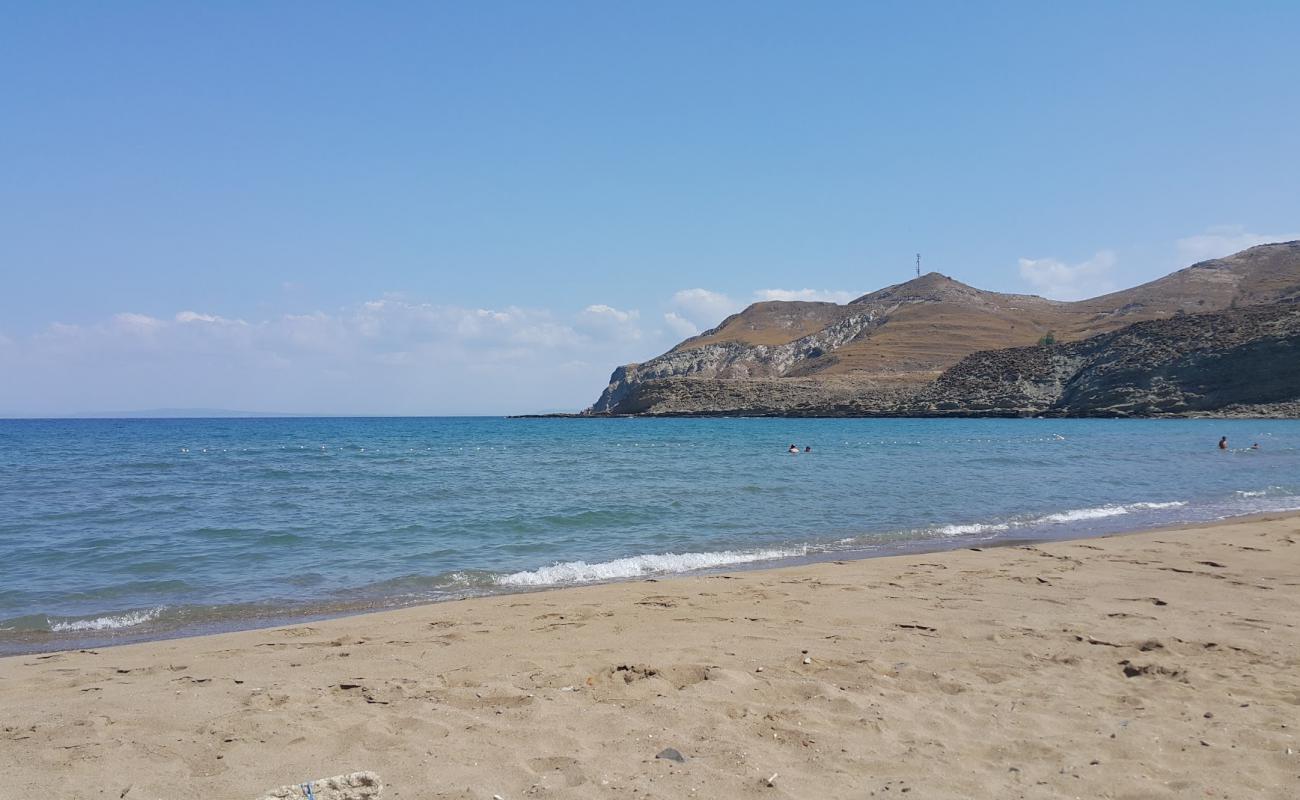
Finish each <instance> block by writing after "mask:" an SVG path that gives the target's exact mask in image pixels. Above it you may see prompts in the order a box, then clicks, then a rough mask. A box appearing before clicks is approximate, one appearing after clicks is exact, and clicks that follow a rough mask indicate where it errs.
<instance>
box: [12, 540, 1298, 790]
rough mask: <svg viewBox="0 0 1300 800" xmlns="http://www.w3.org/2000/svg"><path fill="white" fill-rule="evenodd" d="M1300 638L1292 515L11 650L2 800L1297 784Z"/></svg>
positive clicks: (1216, 787) (1272, 787) (1277, 786)
mask: <svg viewBox="0 0 1300 800" xmlns="http://www.w3.org/2000/svg"><path fill="white" fill-rule="evenodd" d="M1297 624H1300V517H1272V518H1256V519H1252V520H1248V521H1240V522H1233V523H1228V524H1220V525H1215V526H1207V527H1202V528H1184V529H1167V530H1161V531H1153V532H1147V533H1141V534H1135V535H1128V536H1117V537H1111V538H1105V539H1091V540H1085V541H1075V542H1061V543H1053V544H1042V545H1036V546H1027V547H1006V548H995V549H989V550H984V551H959V552H950V553H941V554H931V555H921V556H905V557H894V558H881V559H873V560H868V561H855V562H848V563H828V564H817V565H811V566H800V567H793V568H786V569H774V570H767V571H756V572H739V573H734V574H727V575H709V576H699V577H689V578H679V579H671V580H662V581H638V582H633V583H621V584H614V585H606V586H593V587H584V588H574V589H565V590H559V591H550V592H541V593H535V594H527V595H511V596H503V597H494V598H484V599H476V600H466V601H461V602H454V603H441V604H436V605H429V606H422V607H418V608H411V609H405V610H401V611H395V612H386V613H380V614H371V615H366V616H356V617H350V618H346V619H339V620H333V621H328V622H321V623H313V624H311V625H300V626H295V627H287V628H277V629H271V630H259V631H249V632H243V633H236V634H223V635H216V636H206V637H197V638H190V639H182V640H174V641H165V642H152V643H148V644H141V645H130V646H123V647H116V648H105V649H101V650H99V651H97V652H69V653H59V654H51V655H43V656H16V657H12V658H7V659H0V798H3V800H27V799H28V798H104V797H108V798H115V799H117V800H121V799H122V798H125V799H126V800H139V799H140V798H147V799H149V800H153V799H154V798H176V797H182V796H185V797H201V798H205V799H209V800H223V799H224V798H231V799H232V800H248V798H253V797H257V796H259V795H261V794H262V793H263V792H264V791H266V790H268V789H270V788H273V787H276V786H280V785H282V784H286V783H295V782H298V781H301V780H306V779H310V778H317V777H322V776H326V775H335V774H338V773H343V772H350V771H354V770H372V771H374V772H377V773H379V775H380V776H382V777H383V779H384V781H385V783H386V784H387V788H386V790H385V792H384V795H383V796H384V797H385V798H408V799H410V800H416V799H417V798H419V799H422V800H423V799H427V798H449V797H455V798H482V799H483V800H489V798H492V797H493V796H494V795H498V796H500V797H502V798H505V799H506V800H512V799H513V798H525V797H620V798H623V797H636V798H645V797H658V798H685V797H709V798H732V797H736V798H748V797H755V798H796V797H797V798H814V797H815V798H831V797H853V798H859V797H870V796H876V797H894V798H902V797H905V796H906V797H915V798H947V797H978V798H983V797H990V798H993V797H996V798H1015V797H1027V798H1037V797H1086V798H1094V797H1113V798H1164V797H1169V798H1174V797H1177V798H1185V797H1197V798H1202V797H1215V798H1223V797H1235V798H1295V797H1298V796H1300V740H1298V739H1297V735H1296V734H1297V732H1300V730H1298V729H1300V631H1298V630H1297ZM670 747H671V748H675V749H676V750H678V751H680V753H681V754H682V755H683V756H684V758H685V762H684V763H676V762H674V761H671V760H667V759H664V758H656V754H657V753H659V752H660V751H662V750H664V749H665V748H670ZM773 775H775V776H776V777H775V778H774V779H773V780H772V782H771V785H769V784H768V781H767V779H768V778H769V777H771V776H773Z"/></svg>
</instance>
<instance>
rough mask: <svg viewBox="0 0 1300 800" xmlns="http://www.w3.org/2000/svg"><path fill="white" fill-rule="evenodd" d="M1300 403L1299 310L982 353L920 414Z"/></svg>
mask: <svg viewBox="0 0 1300 800" xmlns="http://www.w3.org/2000/svg"><path fill="white" fill-rule="evenodd" d="M1296 403H1300V305H1297V304H1291V303H1287V304H1278V305H1272V306H1262V307H1258V308H1249V309H1241V310H1237V311H1230V312H1224V313H1220V314H1189V315H1180V316H1176V317H1173V318H1171V319H1167V320H1158V321H1151V322H1139V323H1135V324H1133V325H1130V326H1129V327H1126V328H1123V329H1121V330H1119V331H1116V332H1114V333H1108V334H1102V335H1099V336H1095V337H1092V338H1090V339H1086V340H1084V341H1082V342H1072V343H1068V344H1059V345H1054V346H1050V347H1022V348H1012V349H1007V350H997V351H991V352H981V353H975V354H973V355H971V356H968V357H967V358H965V359H963V360H962V361H961V363H959V364H957V365H956V366H955V367H953V368H952V369H950V370H948V371H947V372H945V373H944V374H943V375H942V376H940V378H939V379H938V380H936V381H935V382H934V383H933V384H931V385H930V386H927V387H925V388H924V389H922V390H921V391H919V392H917V394H916V395H915V396H913V397H912V398H911V399H909V400H908V401H907V403H906V405H907V406H908V407H909V408H910V410H911V412H912V413H913V414H916V415H922V416H929V415H947V414H954V415H964V416H966V415H990V416H1088V417H1128V416H1159V415H1180V416H1187V415H1196V414H1206V413H1212V412H1219V411H1223V410H1230V411H1235V412H1242V413H1247V412H1248V411H1249V408H1250V407H1252V406H1260V407H1262V406H1275V408H1274V409H1273V410H1271V411H1270V410H1266V409H1261V411H1263V412H1264V413H1268V414H1269V415H1275V414H1277V413H1282V414H1286V413H1287V410H1288V409H1290V408H1292V407H1294V404H1296Z"/></svg>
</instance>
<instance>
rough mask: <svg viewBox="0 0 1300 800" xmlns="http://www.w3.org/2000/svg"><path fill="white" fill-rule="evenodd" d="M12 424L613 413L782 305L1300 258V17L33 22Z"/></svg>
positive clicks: (1, 77) (762, 7)
mask: <svg viewBox="0 0 1300 800" xmlns="http://www.w3.org/2000/svg"><path fill="white" fill-rule="evenodd" d="M3 16H4V20H5V22H4V25H3V26H0V97H2V98H3V108H2V109H0V273H2V278H3V280H2V282H0V288H2V289H3V290H2V291H0V412H8V413H43V414H61V413H70V412H77V411H84V410H127V409H139V408H157V407H176V406H201V407H227V408H240V409H253V410H266V411H309V412H327V413H400V414H411V413H433V414H453V413H510V412H519V411H531V410H539V409H567V408H578V407H580V406H583V405H585V404H587V403H589V402H590V401H591V400H593V399H594V398H595V397H596V395H597V394H598V393H599V391H600V389H601V388H603V385H604V382H605V380H606V378H607V377H608V373H609V371H610V369H611V368H612V367H613V366H615V365H616V364H619V363H624V362H627V361H632V360H641V359H645V358H647V357H651V356H653V355H656V354H657V353H659V352H662V351H663V350H664V349H666V348H667V347H668V346H670V345H671V344H672V343H674V342H675V341H677V340H678V339H680V338H681V337H682V336H683V335H685V334H688V333H690V332H692V331H694V330H697V329H700V328H704V327H708V326H711V325H713V324H715V323H717V322H718V321H719V320H720V319H721V316H722V315H723V314H725V313H728V312H730V311H733V310H736V309H737V308H740V307H743V306H744V305H745V304H746V303H748V302H752V301H753V300H755V299H762V298H766V297H815V298H829V299H844V298H847V297H851V296H854V295H856V294H859V293H862V292H866V291H869V290H872V289H876V288H879V287H881V286H883V285H887V284H889V283H895V282H898V281H900V280H904V279H906V278H907V277H909V273H910V270H911V268H912V262H913V258H914V256H913V254H914V253H915V252H917V251H918V250H919V251H920V252H922V254H923V259H924V266H925V268H926V269H927V270H930V269H933V270H937V271H940V272H943V273H945V274H948V275H952V276H953V277H956V278H958V279H959V280H962V281H965V282H967V283H971V284H974V285H977V286H980V287H982V288H988V289H996V290H1003V291H1029V292H1037V293H1042V294H1046V295H1048V296H1053V297H1059V298H1063V299H1069V298H1074V297H1081V296H1086V295H1089V294H1095V293H1099V292H1102V291H1106V290H1109V289H1112V288H1118V287H1123V286H1126V285H1131V284H1134V283H1138V282H1141V281H1143V280H1147V279H1151V278H1154V277H1157V276H1159V275H1161V274H1164V273H1166V272H1168V271H1171V270H1173V269H1176V268H1178V267H1181V266H1185V265H1187V264H1188V263H1191V262H1192V261H1195V260H1198V259H1201V258H1205V257H1212V256H1216V255H1221V254H1225V253H1227V252H1231V251H1234V250H1237V249H1240V248H1241V247H1243V246H1248V245H1249V244H1254V243H1257V242H1259V241H1263V240H1276V239H1280V238H1300V191H1297V187H1300V157H1297V151H1298V148H1297V145H1298V144H1300V138H1298V134H1297V131H1300V106H1298V105H1297V104H1296V103H1295V102H1294V98H1295V91H1296V86H1297V84H1298V83H1300V48H1297V47H1296V46H1295V41H1294V31H1295V30H1296V29H1297V27H1298V26H1300V4H1296V3H1292V2H1253V3H1249V4H1236V5H1234V4H1228V3H1188V2H1181V3H1160V2H1142V3H1091V4H1065V3H1023V4H1021V3H993V4H972V3H932V2H915V3H901V2H900V3H879V4H870V3H858V2H852V3H800V4H796V3H774V2H757V3H755V2H744V3H740V2H737V3H730V2H709V3H698V2H690V3H686V2H683V3H673V2H667V3H638V4H633V3H611V2H591V3H571V2H556V3H531V2H528V3H496V2H484V3H464V4H450V3H446V4H435V3H423V2H421V3H409V4H408V3H393V2H387V3H331V2H310V3H309V2H280V3H219V4H216V3H206V4H201V3H184V2H167V3H132V2H118V3H111V4H109V3H89V2H85V3H75V2H74V3H57V4H55V3H45V4H40V3H20V2H6V3H5V4H4V15H3Z"/></svg>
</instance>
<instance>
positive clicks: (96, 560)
mask: <svg viewBox="0 0 1300 800" xmlns="http://www.w3.org/2000/svg"><path fill="white" fill-rule="evenodd" d="M1222 435H1227V436H1229V437H1230V442H1231V444H1232V446H1233V448H1234V449H1232V450H1230V451H1228V452H1220V451H1219V450H1217V449H1216V447H1215V444H1216V442H1217V441H1218V439H1219V437H1220V436H1222ZM792 442H793V443H796V444H798V445H799V446H800V447H801V448H802V447H804V446H805V445H811V446H812V448H813V452H812V453H807V454H805V453H801V454H799V455H790V454H788V453H787V452H786V448H787V446H788V445H789V444H791V443H792ZM1252 442H1259V443H1260V445H1261V449H1259V450H1257V451H1251V450H1246V449H1244V448H1246V447H1247V446H1248V445H1249V444H1251V443H1252ZM1296 508H1300V421H1258V420H1234V421H1208V420H1205V421H1202V420H1173V421H1120V420H779V419H658V420H654V419H609V420H561V419H556V420H506V419H495V418H453V419H439V418H431V419H236V420H75V421H67V420H60V421H44V420H6V421H0V653H3V652H18V651H22V650H31V649H43V648H53V647H67V646H74V645H76V646H86V645H90V644H103V643H107V642H116V641H127V640H130V639H136V638H156V637H160V636H170V635H177V634H185V633H191V632H198V631H207V630H219V629H228V628H236V627H247V626H252V625H258V624H267V623H271V622H279V621H284V620H288V619H304V618H311V617H315V616H322V615H331V614H338V613H347V612H351V611H356V610H361V609H369V608H380V607H390V606H395V605H403V604H409V603H416V602H425V601H429V600H436V599H444V598H452V597H461V596H466V595H472V594H482V593H491V592H502V591H515V590H520V589H528V588H535V587H545V586H554V585H567V584H572V583H580V582H590V581H601V580H615V579H620V578H630V577H637V576H644V575H650V574H660V573H672V572H681V571H687V570H692V569H707V568H734V567H737V566H740V565H764V564H771V563H781V562H782V561H790V560H802V559H818V558H842V557H851V556H861V555H871V554H878V553H886V552H897V551H900V550H908V549H916V548H935V547H963V546H972V545H974V544H976V543H979V542H990V541H996V540H998V539H1025V538H1065V537H1075V536H1083V535H1094V534H1100V533H1107V532H1113V531H1119V530H1125V529H1133V528H1140V527H1147V526H1151V525H1158V524H1164V523H1170V522H1178V521H1188V520H1210V519H1217V518H1222V517H1226V516H1233V515H1239V514H1247V513H1252V512H1258V511H1274V510H1284V509H1288V510H1289V509H1296Z"/></svg>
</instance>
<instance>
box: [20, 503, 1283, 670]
mask: <svg viewBox="0 0 1300 800" xmlns="http://www.w3.org/2000/svg"><path fill="white" fill-rule="evenodd" d="M1278 516H1295V517H1297V518H1300V510H1294V511H1260V512H1251V513H1247V514H1240V515H1234V516H1229V517H1223V518H1219V519H1214V520H1208V521H1196V522H1182V523H1179V522H1171V523H1167V524H1161V525H1148V526H1142V527H1138V528H1133V529H1120V530H1104V531H1100V532H1093V533H1079V534H1077V535H1074V534H1072V535H1068V536H1064V537H1052V536H1042V535H1039V536H1035V535H1026V536H1007V537H999V536H996V535H994V536H987V535H981V534H980V533H960V534H950V535H943V536H930V537H923V538H914V539H900V540H897V541H884V542H881V543H880V544H876V545H870V546H864V547H858V548H848V549H844V550H834V549H822V550H815V551H812V552H806V553H804V554H801V555H785V556H779V557H775V558H771V559H760V560H755V561H752V562H737V563H731V564H724V565H719V566H711V567H702V568H698V569H692V570H681V571H675V572H662V573H650V574H646V575H627V576H618V577H611V578H604V579H595V580H583V581H574V582H563V583H551V584H537V585H527V584H522V585H516V586H509V585H504V584H496V585H495V586H494V587H493V588H491V589H486V588H484V589H466V590H464V591H463V593H460V594H449V595H448V596H445V597H420V598H416V599H409V600H407V601H406V602H397V600H398V597H399V596H395V597H391V598H382V597H374V598H368V599H366V600H353V601H347V600H339V601H336V602H319V603H308V604H304V605H303V606H301V607H300V608H299V609H298V610H297V613H295V609H294V608H292V607H285V606H275V607H269V606H268V607H267V608H265V609H256V608H254V609H251V610H250V611H249V613H248V614H246V615H244V616H239V615H230V616H223V617H221V618H219V619H216V618H214V619H211V620H208V621H201V622H191V623H179V622H172V624H170V625H168V624H165V623H164V624H161V625H159V626H156V627H153V628H150V627H147V626H149V625H150V624H151V623H152V622H153V619H146V620H145V621H144V622H143V623H139V624H142V625H143V626H146V627H143V629H141V630H138V631H136V630H135V625H130V626H126V627H123V628H116V629H94V628H90V629H87V630H86V631H84V632H81V631H78V632H77V633H72V632H68V631H56V632H43V631H31V632H30V633H27V632H20V633H19V634H18V635H12V632H9V633H11V635H10V636H9V637H8V640H7V641H3V640H0V659H4V658H12V657H17V656H31V655H39V654H42V653H57V652H64V651H71V650H82V649H101V648H109V647H124V646H127V645H134V644H148V643H151V642H163V641H170V640H176V639H190V638H195V637H207V636H217V635H221V634H229V633H240V632H248V631H258V630H268V629H274V628H279V627H286V626H291V625H299V624H309V623H315V622H324V621H328V620H336V619H348V618H351V617H364V616H369V615H373V614H384V613H388V612H394V611H402V610H405V609H411V608H420V607H422V606H431V605H439V604H442V603H457V602H463V601H466V600H480V599H486V598H492V597H506V596H511V595H517V594H532V593H538V592H552V591H563V590H567V589H578V588H582V587H587V586H605V585H611V584H621V583H629V582H637V581H645V580H656V581H670V580H675V579H678V578H691V577H697V576H708V575H715V574H719V573H726V572H755V571H758V572H762V571H770V570H781V569H787V568H794V567H801V566H811V565H816V564H824V563H830V562H835V561H865V560H874V559H880V558H894V557H898V556H908V555H929V554H938V553H947V552H953V551H960V550H967V549H973V550H981V549H993V548H1000V547H1015V546H1022V545H1034V544H1042V543H1047V542H1069V541H1084V540H1088V539H1097V538H1105V537H1109V536H1126V535H1133V534H1140V533H1146V532H1152V533H1154V532H1159V531H1163V530H1169V529H1196V528H1201V527H1205V526H1216V525H1221V524H1228V523H1233V522H1237V521H1250V520H1253V519H1261V518H1271V517H1278ZM160 608H165V607H160ZM187 610H188V609H187ZM198 611H199V612H200V613H202V612H205V611H208V609H198ZM114 613H116V612H114ZM114 613H109V612H105V613H104V614H103V615H102V616H101V617H99V618H98V619H104V618H109V617H112V616H114ZM149 613H151V612H148V611H146V612H141V611H125V612H120V615H121V616H126V615H132V614H143V615H148V614H149ZM169 622H171V621H169Z"/></svg>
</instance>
